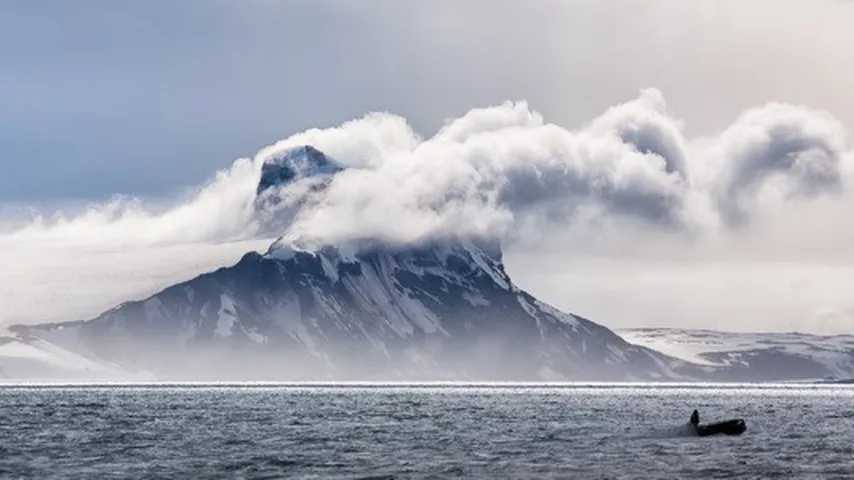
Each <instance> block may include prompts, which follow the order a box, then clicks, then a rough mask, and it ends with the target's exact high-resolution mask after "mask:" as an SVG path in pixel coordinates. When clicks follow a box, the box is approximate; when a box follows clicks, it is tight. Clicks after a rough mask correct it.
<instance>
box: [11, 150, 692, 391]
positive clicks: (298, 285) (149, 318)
mask: <svg viewBox="0 0 854 480" xmlns="http://www.w3.org/2000/svg"><path fill="white" fill-rule="evenodd" d="M339 171H341V167H340V166H338V164H337V163H336V162H334V161H333V160H332V159H329V158H328V157H326V155H324V154H323V153H322V152H320V151H318V150H316V149H314V148H312V147H310V146H304V147H298V148H295V149H292V150H290V151H289V152H287V154H285V155H283V156H281V157H279V158H275V159H272V160H269V161H268V162H266V163H265V164H264V165H263V167H262V172H261V179H260V181H259V184H258V188H257V192H258V196H257V198H256V202H255V206H256V208H257V209H258V211H259V212H258V213H259V217H260V218H264V219H266V220H267V221H268V225H270V227H269V228H271V229H274V228H278V227H279V226H281V225H286V224H287V221H288V220H289V219H290V218H293V215H294V214H295V212H298V211H299V209H300V208H304V207H305V205H307V204H310V202H311V201H312V197H313V196H315V197H316V196H318V195H321V194H322V192H323V188H325V185H327V184H328V183H329V182H330V181H331V180H332V178H333V177H334V175H335V174H337V173H338V172H339ZM294 192H298V193H299V194H295V193H294ZM279 231H281V230H279ZM13 330H14V331H15V332H16V333H17V334H18V335H19V336H22V337H23V336H26V337H27V338H35V339H39V341H43V342H47V343H49V344H51V345H56V346H58V347H61V348H63V349H67V350H69V351H73V352H78V353H80V354H83V355H86V356H87V358H98V359H101V360H103V361H108V362H113V363H115V364H118V365H121V366H122V368H125V369H127V370H130V371H135V372H150V373H151V374H153V375H154V376H156V377H157V378H160V379H238V380H250V379H265V380H347V379H349V380H353V379H362V380H679V379H690V378H695V377H692V375H694V374H696V373H697V372H698V370H696V369H695V368H694V367H693V366H691V365H690V364H688V363H687V362H684V361H681V360H677V359H673V358H670V357H668V356H666V355H662V354H660V353H658V352H656V351H654V350H651V349H649V348H645V347H642V346H637V345H632V344H630V343H628V342H626V341H625V340H623V339H622V338H621V337H619V336H618V335H616V334H615V333H614V332H612V331H611V330H609V329H607V328H605V327H603V326H601V325H599V324H596V323H594V322H592V321H589V320H587V319H584V318H581V317H579V316H576V315H571V314H568V313H564V312H561V311H559V310H557V309H555V308H553V307H551V306H549V305H547V304H545V303H543V302H541V301H539V300H537V299H536V298H534V297H533V296H532V295H530V294H529V293H527V292H525V291H524V290H522V289H520V288H519V287H518V286H516V285H515V284H514V283H513V281H512V280H511V279H510V277H509V275H508V274H507V272H506V271H505V269H504V266H503V263H502V255H501V250H500V247H499V245H498V244H497V243H495V242H492V241H489V240H488V239H473V238H443V239H434V240H430V241H425V242H422V243H421V244H418V245H406V246H401V245H391V244H387V243H382V242H372V243H370V242H369V243H365V242H362V243H361V244H360V245H359V246H358V248H355V247H353V246H349V245H327V246H322V247H314V248H308V247H305V246H299V245H298V244H295V243H293V242H287V241H285V240H283V239H280V240H278V241H276V242H275V243H274V244H273V245H272V246H271V247H270V249H269V250H268V251H267V252H266V253H265V254H263V255H262V254H259V253H255V252H250V253H247V254H246V255H245V256H244V257H243V258H242V259H241V260H240V261H239V262H238V263H237V264H236V265H233V266H231V267H226V268H221V269H219V270H216V271H214V272H211V273H208V274H204V275H201V276H199V277H197V278H194V279H192V280H189V281H187V282H183V283H180V284H177V285H174V286H171V287H169V288H166V289H165V290H163V291H161V292H159V293H157V294H155V295H153V296H151V297H149V298H147V299H144V300H140V301H132V302H127V303H124V304H121V305H119V306H117V307H115V308H114V309H112V310H109V311H107V312H105V313H103V314H101V315H99V316H98V317H96V318H94V319H91V320H88V321H79V322H65V323H58V324H42V325H35V326H16V327H13Z"/></svg>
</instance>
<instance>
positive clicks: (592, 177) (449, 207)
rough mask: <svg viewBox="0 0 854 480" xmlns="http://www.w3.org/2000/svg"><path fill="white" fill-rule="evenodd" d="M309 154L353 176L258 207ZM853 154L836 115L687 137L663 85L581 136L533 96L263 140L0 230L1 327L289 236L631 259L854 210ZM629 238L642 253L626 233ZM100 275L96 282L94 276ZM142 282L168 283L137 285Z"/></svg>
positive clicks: (317, 182)
mask: <svg viewBox="0 0 854 480" xmlns="http://www.w3.org/2000/svg"><path fill="white" fill-rule="evenodd" d="M303 145H312V146H314V147H315V148H317V149H318V150H320V151H322V152H324V153H325V154H326V155H327V156H328V157H329V158H330V159H332V161H334V162H335V163H336V164H337V165H338V166H340V167H341V169H340V170H338V169H337V168H331V169H324V170H323V176H322V178H321V177H313V176H312V175H308V176H304V177H300V178H297V179H295V180H294V181H291V182H289V183H287V184H286V185H285V186H284V187H281V188H280V189H279V190H278V191H276V192H275V194H276V195H277V201H275V202H269V201H261V202H259V201H258V200H257V199H256V193H257V192H256V190H257V185H258V182H259V179H260V176H261V168H262V165H263V164H265V162H271V161H274V160H275V159H280V158H282V157H283V156H284V155H286V154H287V152H289V151H291V150H292V149H293V148H295V147H299V146H303ZM846 148H847V147H846V144H845V136H844V129H843V128H842V126H841V125H840V124H839V123H838V122H837V121H836V120H834V119H833V118H832V117H830V116H829V115H828V114H826V113H822V112H818V111H814V110H811V109H808V108H803V107H796V106H791V105H782V104H770V105H767V106H764V107H761V108H757V109H753V110H749V111H747V112H745V113H744V114H743V115H742V116H740V117H739V118H738V119H737V120H736V121H735V122H734V123H733V124H732V125H731V126H730V127H729V128H727V129H725V130H724V131H723V132H722V133H721V134H720V135H718V136H715V137H713V138H703V139H692V138H687V137H686V136H685V134H684V130H683V125H682V122H681V121H680V120H679V119H677V118H674V117H673V116H672V115H671V114H670V113H669V112H668V110H667V105H666V103H665V101H664V98H663V96H662V94H661V92H659V91H657V90H654V89H648V90H644V91H642V92H641V94H640V95H639V97H638V98H636V99H634V100H631V101H628V102H626V103H622V104H619V105H616V106H614V107H612V108H610V109H608V110H607V111H606V112H604V113H603V114H602V115H601V116H599V117H597V118H595V119H593V120H592V121H590V122H589V123H587V124H586V125H584V126H582V127H581V128H578V129H567V128H564V127H561V126H558V125H554V124H550V123H546V122H545V121H544V119H543V118H542V116H541V115H540V114H539V113H537V112H535V111H533V110H531V109H530V108H529V106H528V105H527V104H526V103H525V102H506V103H504V104H501V105H498V106H494V107H489V108H481V109H475V110H472V111H470V112H468V113H467V114H465V115H463V116H462V117H460V118H457V119H452V120H449V121H447V122H446V124H445V126H444V127H442V128H441V129H440V130H439V131H438V132H437V133H436V134H435V135H433V136H432V137H429V138H423V137H421V136H420V135H419V134H417V133H416V132H415V131H414V130H413V129H412V128H411V127H410V126H409V124H408V123H407V121H406V120H405V119H403V118H401V117H399V116H395V115H391V114H387V113H372V114H368V115H366V116H364V117H362V118H359V119H356V120H353V121H350V122H347V123H344V124H342V125H340V126H338V127H334V128H326V129H311V130H307V131H305V132H302V133H299V134H296V135H293V136H291V137H288V138H286V139H284V140H282V141H280V142H277V143H275V144H273V145H270V146H268V147H265V148H263V149H261V150H260V151H259V152H258V153H257V154H256V155H255V156H254V158H252V159H240V160H237V161H235V162H234V164H233V165H232V166H231V167H230V168H229V169H227V170H224V171H222V172H219V173H217V175H216V176H215V178H214V179H212V180H211V181H210V182H209V183H207V184H206V185H204V186H202V187H200V188H198V189H197V190H196V191H195V192H194V193H192V194H190V195H187V196H185V197H183V198H181V199H179V200H176V201H172V202H164V201H160V202H158V203H157V204H154V203H152V202H150V201H142V200H138V199H128V198H119V199H115V200H113V201H110V202H107V203H105V204H100V205H94V206H90V207H88V208H85V209H83V210H82V211H79V212H78V213H76V214H69V213H64V214H53V215H47V216H45V215H42V216H37V217H35V218H34V219H33V220H32V221H30V222H28V223H26V224H24V225H21V220H20V215H18V216H17V217H16V219H15V222H14V223H4V222H2V221H0V229H2V230H0V260H2V263H3V264H4V265H13V264H14V265H15V269H14V270H12V272H13V276H15V279H16V280H14V281H9V282H4V284H2V285H0V303H3V304H4V305H12V307H11V309H10V308H6V309H5V310H3V311H2V312H0V323H4V322H7V323H8V322H10V321H36V320H60V319H67V318H68V316H69V314H70V315H71V316H72V318H76V317H82V316H86V315H91V314H94V313H97V310H96V308H102V307H104V306H109V305H110V304H112V303H115V302H117V301H121V300H125V299H127V298H129V296H136V295H133V294H132V293H131V292H138V294H139V295H142V294H145V293H150V292H151V291H153V290H155V289H156V287H157V286H163V285H165V284H168V283H170V282H172V281H177V280H181V279H183V278H186V277H187V276H191V275H192V274H194V273H198V272H200V271H203V270H204V269H207V268H210V267H211V266H213V265H216V264H221V263H228V261H230V259H233V258H234V257H235V256H236V255H238V252H239V251H240V250H241V249H245V248H249V247H251V248H264V246H265V245H269V243H270V242H271V241H272V239H273V238H274V237H278V236H284V239H285V241H292V242H302V243H308V244H316V243H331V244H335V243H341V242H350V241H362V240H382V241H387V242H394V243H401V244H406V243H411V242H419V241H423V240H426V239H430V238H435V237H440V236H444V235H488V236H494V237H499V238H504V239H508V238H511V239H514V240H519V239H520V236H525V235H528V236H530V237H534V238H535V239H536V238H538V237H543V236H549V235H552V234H553V233H555V232H565V231H568V230H570V231H576V232H581V234H579V235H580V236H581V237H584V238H597V235H598V233H597V232H599V231H600V230H597V228H599V227H597V226H601V225H607V232H608V238H610V239H611V240H609V242H606V243H602V245H600V247H599V248H607V246H608V245H613V246H614V248H618V249H625V248H627V246H631V247H632V248H638V247H637V246H638V245H641V246H642V245H645V242H647V241H648V240H649V238H652V237H651V236H660V235H662V234H664V235H669V233H668V232H671V233H676V234H677V236H679V235H678V234H680V233H681V232H690V234H691V235H688V236H684V237H685V238H688V237H690V238H693V239H696V238H697V237H698V236H699V237H700V238H712V237H716V236H718V237H720V236H724V237H727V236H731V235H740V234H738V233H730V232H738V231H742V230H744V227H746V226H749V225H750V224H751V223H752V222H753V221H754V220H757V221H758V223H762V219H763V218H766V217H767V218H771V217H774V218H776V217H775V216H776V215H779V212H781V211H782V212H785V211H787V210H788V209H790V208H794V206H797V205H805V204H810V203H811V202H813V203H814V202H817V201H819V200H821V199H827V198H832V197H829V196H827V195H825V194H826V193H837V194H840V195H841V196H842V198H843V199H844V202H848V201H849V200H850V195H848V194H847V192H845V186H846V184H847V183H848V181H849V177H850V176H851V174H852V173H854V172H852V162H851V159H852V155H851V153H849V152H848V151H847V150H846ZM846 159H847V160H846ZM813 217H816V216H813ZM0 220H2V219H0ZM621 224H625V225H629V227H626V228H625V229H621V228H620V227H619V225H621ZM3 225H5V226H3ZM615 225H616V227H615ZM733 226H739V227H741V228H736V229H732V228H731V227H733ZM757 231H758V230H757ZM762 231H763V232H771V231H773V229H770V228H769V227H768V226H767V225H765V226H763V227H762ZM615 232H616V233H615ZM629 233H630V235H631V236H632V239H633V242H634V244H633V245H629V244H626V243H623V241H622V240H621V239H623V238H624V237H626V236H627V235H628V234H629ZM532 234H533V235H532ZM574 235H575V237H574V238H579V236H578V235H576V234H574ZM769 235H770V234H769ZM613 239H618V240H615V241H612V240H613ZM526 241H530V238H529V239H527V240H526ZM680 241H681V240H680ZM691 241H695V240H685V242H691ZM754 241H756V239H755V238H753V239H751V242H754ZM522 243H525V242H522ZM647 243H648V242H647ZM686 244H687V243H686ZM218 245H222V246H223V247H222V248H218V247H217V246H218ZM715 248H720V246H719V245H718V246H716V247H715ZM668 251H673V249H672V248H670V249H669V250H668ZM716 251H717V250H716ZM215 252H219V253H215ZM223 252H226V253H223ZM155 258H157V259H160V260H158V261H154V260H153V259H155ZM72 260H73V261H72ZM81 262H82V263H81ZM85 265H90V266H91V267H90V268H89V269H88V270H87V279H88V280H87V282H80V275H79V272H80V270H81V269H86V267H85ZM116 265H121V268H115V266H116ZM69 272H72V273H69ZM130 272H133V273H130ZM140 272H146V274H145V275H146V278H148V279H157V281H146V282H142V283H140V282H139V281H137V282H136V283H134V282H129V280H128V278H131V276H132V275H136V276H137V277H138V276H139V275H140ZM102 277H103V280H100V281H99V280H92V279H93V278H102ZM134 278H136V277H134ZM46 285H50V287H51V292H63V291H69V292H70V291H72V290H74V289H75V288H80V287H81V286H84V287H85V288H88V289H89V291H88V292H87V293H86V294H85V295H75V296H74V302H70V303H69V302H66V303H62V302H61V301H57V302H55V304H54V305H46V304H42V303H40V302H36V301H33V298H35V296H36V294H37V295H38V297H39V298H43V297H44V295H45V290H44V287H45V286H46ZM115 285H126V286H127V288H125V287H123V288H114V286H115ZM131 286H133V288H131ZM99 289H100V291H99ZM128 289H130V290H128ZM27 292H29V293H27ZM56 295H57V296H56V298H66V297H67V298H71V297H70V293H69V294H56ZM63 295H65V297H63ZM86 298H92V299H94V298H97V299H98V301H97V302H95V301H94V300H93V301H92V302H88V303H87V302H86V301H83V300H81V299H86ZM80 302H82V303H80ZM556 303H560V302H556ZM825 303H826V302H825ZM87 305H88V306H87ZM63 308H64V309H65V310H63ZM823 308H834V306H833V305H829V306H828V305H823ZM582 313H592V314H595V313H596V312H582Z"/></svg>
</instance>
